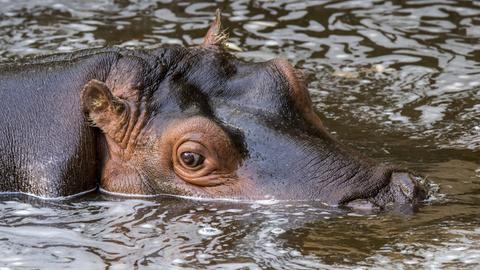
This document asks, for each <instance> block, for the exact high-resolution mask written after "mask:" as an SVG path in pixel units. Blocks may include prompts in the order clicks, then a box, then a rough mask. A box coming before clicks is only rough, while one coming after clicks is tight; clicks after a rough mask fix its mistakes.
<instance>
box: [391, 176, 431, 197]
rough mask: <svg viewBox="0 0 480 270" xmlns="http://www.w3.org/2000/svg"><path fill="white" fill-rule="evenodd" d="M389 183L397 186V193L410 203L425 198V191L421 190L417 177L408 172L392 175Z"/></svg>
mask: <svg viewBox="0 0 480 270" xmlns="http://www.w3.org/2000/svg"><path fill="white" fill-rule="evenodd" d="M391 183H392V185H394V186H397V187H398V189H399V191H400V192H402V193H403V195H405V197H406V198H407V199H408V200H410V201H412V202H413V201H419V200H423V199H424V198H425V191H424V189H423V188H422V186H421V184H420V182H419V179H418V177H416V176H414V175H411V174H410V173H408V172H394V173H392V178H391Z"/></svg>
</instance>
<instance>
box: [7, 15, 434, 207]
mask: <svg viewBox="0 0 480 270" xmlns="http://www.w3.org/2000/svg"><path fill="white" fill-rule="evenodd" d="M224 42H225V35H224V34H223V32H222V30H221V25H220V18H219V15H218V14H217V18H216V20H215V21H214V22H213V23H212V26H211V27H210V29H209V30H208V32H207V35H206V36H205V38H204V42H203V43H202V44H201V45H200V46H196V47H191V48H185V47H181V46H163V47H160V48H158V49H155V50H149V51H131V50H124V49H117V48H105V49H93V50H84V51H78V52H74V53H68V54H60V55H53V56H46V57H39V58H36V59H33V60H32V59H30V60H27V61H26V62H24V63H12V64H8V63H7V64H2V65H0V71H1V72H0V97H1V98H0V102H2V104H1V105H2V106H1V107H0V124H1V126H2V131H1V132H0V173H1V175H2V176H3V178H2V179H1V180H0V192H24V193H30V194H34V195H37V196H43V197H60V196H67V195H72V194H77V193H80V192H83V191H86V190H90V189H94V188H95V187H96V186H97V185H99V186H100V187H101V188H102V189H104V190H106V191H110V192H117V193H126V194H139V195H151V194H173V195H185V196H196V197H208V198H241V199H264V198H265V197H266V196H268V197H274V198H276V199H285V200H318V201H322V202H325V203H329V204H333V205H339V204H348V203H351V202H354V201H367V202H368V203H371V204H374V205H377V206H380V207H383V206H385V205H387V204H392V203H393V204H411V205H413V204H415V203H417V202H418V201H421V200H422V199H423V198H424V197H425V189H424V187H423V186H422V185H421V184H420V182H419V181H418V179H417V178H416V177H414V176H413V175H412V174H411V173H409V172H408V171H406V170H403V169H398V168H396V167H394V166H390V165H385V164H378V163H376V162H375V161H373V160H370V159H368V158H366V157H364V156H363V155H361V154H359V153H357V152H355V151H352V150H350V149H347V148H346V147H344V146H342V145H340V144H339V143H338V142H337V141H336V140H335V139H334V138H332V137H331V136H330V135H329V134H328V133H327V131H326V130H325V128H324V126H323V124H322V122H321V120H320V118H319V117H318V115H317V113H316V112H315V110H314V108H313V106H312V102H311V100H310V96H309V94H308V91H307V88H306V82H305V79H304V78H303V76H302V73H301V71H299V70H297V69H295V68H294V67H293V66H292V65H290V64H289V63H288V61H286V60H284V59H273V60H270V61H267V62H261V63H252V62H245V61H243V60H240V59H237V58H236V57H235V56H233V55H232V54H230V53H228V52H227V50H226V49H225V48H224Z"/></svg>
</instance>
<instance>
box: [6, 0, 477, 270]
mask: <svg viewBox="0 0 480 270" xmlns="http://www.w3.org/2000/svg"><path fill="white" fill-rule="evenodd" d="M217 7H220V8H222V10H223V13H224V15H225V16H224V24H225V25H226V26H227V27H228V28H229V33H230V42H231V43H232V44H234V45H236V46H238V47H239V48H241V49H242V50H243V52H237V53H236V55H238V57H241V58H244V59H250V60H254V61H261V60H267V59H271V58H274V57H284V58H287V59H289V60H290V61H291V62H292V63H294V64H295V65H296V66H297V67H298V68H302V69H304V70H305V71H306V73H307V74H308V78H309V81H310V84H309V90H310V92H311V95H312V97H313V100H314V103H315V105H316V107H317V108H318V111H319V112H320V113H321V115H322V118H323V119H324V122H325V124H326V125H327V126H328V128H329V130H330V131H331V132H333V133H334V134H335V135H336V136H337V137H338V138H339V140H341V141H342V142H344V143H345V144H348V145H350V146H352V147H353V148H356V149H358V150H360V151H362V152H364V153H365V154H366V155H368V156H371V157H374V158H376V159H378V160H383V161H390V162H395V163H399V164H402V165H405V166H408V167H410V168H412V169H414V170H417V171H418V172H420V173H422V174H424V175H426V176H427V177H428V179H432V180H433V181H434V182H435V183H437V184H438V185H439V186H440V188H441V192H442V194H443V195H442V194H439V195H437V198H436V199H435V200H433V201H432V202H430V203H428V204H427V205H426V206H424V207H422V208H420V209H419V211H418V212H416V213H411V214H408V213H395V212H386V213H385V212H384V213H375V212H349V211H346V210H342V209H331V208H326V207H325V206H322V205H318V204H314V203H285V202H283V203H282V202H277V203H275V202H272V201H265V202H257V203H249V204H246V203H238V202H222V201H217V202H213V201H192V200H185V199H177V198H158V199H151V200H139V199H126V198H116V197H110V196H106V195H98V194H97V195H95V194H93V195H89V196H85V197H82V198H80V199H76V200H73V201H69V202H41V201H36V200H33V199H28V198H20V197H3V198H2V199H0V269H2V270H4V269H23V268H24V269H36V268H39V269H104V268H108V269H133V268H141V269H203V268H208V269H271V268H275V269H324V268H327V269H364V268H365V269H366V268H369V269H370V268H378V269H390V268H394V269H417V268H428V269H438V268H446V269H457V268H460V267H462V268H466V269H478V268H479V267H480V1H425V0H416V1H269V0H264V1H253V0H251V1H231V2H227V1H203V2H200V1H190V2H189V1H146V0H137V1H133V0H132V1H128V0H118V1H106V0H105V1H100V0H98V1H93V0H90V1H81V0H76V1H59V0H45V1H31V0H15V1H10V0H0V37H1V38H0V60H14V59H15V58H17V57H22V56H25V55H38V54H45V53H52V52H62V51H72V50H75V49H82V48H90V47H96V46H103V45H116V46H121V47H129V48H154V47H157V46H159V45H161V44H166V43H178V44H183V45H193V44H198V43H200V42H201V38H202V36H203V35H204V33H205V32H206V29H207V27H208V24H209V22H210V21H211V19H212V17H213V12H214V10H215V9H216V8H217Z"/></svg>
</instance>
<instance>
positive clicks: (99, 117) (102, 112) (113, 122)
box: [81, 80, 130, 143]
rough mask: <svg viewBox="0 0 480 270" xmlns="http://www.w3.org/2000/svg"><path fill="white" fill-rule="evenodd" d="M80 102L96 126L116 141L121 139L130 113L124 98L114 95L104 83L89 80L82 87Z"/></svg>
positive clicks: (118, 141)
mask: <svg viewBox="0 0 480 270" xmlns="http://www.w3.org/2000/svg"><path fill="white" fill-rule="evenodd" d="M81 103H82V109H83V111H84V112H85V114H86V115H87V116H88V117H89V119H90V120H91V121H92V123H93V124H94V125H95V126H96V127H99V128H100V129H101V130H102V131H103V133H105V134H106V135H108V137H110V138H111V139H113V140H114V141H116V142H117V143H120V142H121V141H122V137H123V135H124V132H122V131H124V130H125V128H126V126H127V125H128V119H129V113H130V109H129V105H128V103H127V102H126V101H125V100H123V99H120V98H118V97H116V96H114V95H113V94H112V92H111V91H110V89H108V87H107V85H106V84H105V83H103V82H100V81H97V80H91V81H89V82H88V83H87V84H86V85H85V87H84V88H83V91H82V95H81Z"/></svg>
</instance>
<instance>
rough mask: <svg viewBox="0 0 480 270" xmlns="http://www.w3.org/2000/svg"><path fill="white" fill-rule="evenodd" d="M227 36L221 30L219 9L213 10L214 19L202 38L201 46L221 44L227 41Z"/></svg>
mask: <svg viewBox="0 0 480 270" xmlns="http://www.w3.org/2000/svg"><path fill="white" fill-rule="evenodd" d="M227 39H228V36H227V34H226V33H225V32H224V31H223V30H222V15H221V11H220V9H217V10H216V11H215V20H214V21H213V22H212V24H211V25H210V28H209V29H208V32H207V34H206V35H205V37H204V38H203V43H202V47H210V46H222V45H224V44H225V42H226V41H227Z"/></svg>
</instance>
